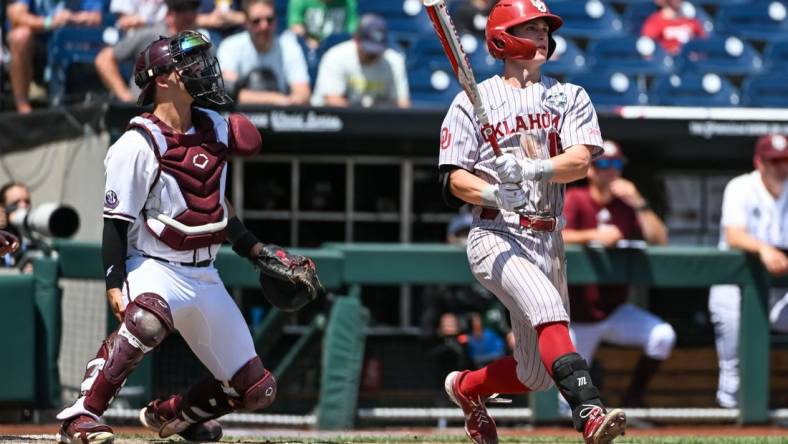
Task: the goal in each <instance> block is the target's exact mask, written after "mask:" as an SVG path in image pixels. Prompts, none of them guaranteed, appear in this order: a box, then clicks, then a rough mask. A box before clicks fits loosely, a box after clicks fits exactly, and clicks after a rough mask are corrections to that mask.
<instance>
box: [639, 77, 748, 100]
mask: <svg viewBox="0 0 788 444" xmlns="http://www.w3.org/2000/svg"><path fill="white" fill-rule="evenodd" d="M739 102H740V99H739V93H738V91H737V90H736V88H735V87H734V86H733V84H731V82H730V81H729V80H728V79H726V78H724V77H720V76H718V75H716V74H697V73H687V74H683V75H681V76H678V75H672V76H666V77H662V78H659V79H656V80H655V81H654V83H653V84H652V85H651V91H650V94H649V103H650V104H652V105H665V106H700V107H725V106H737V105H738V104H739Z"/></svg>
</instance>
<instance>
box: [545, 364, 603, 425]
mask: <svg viewBox="0 0 788 444" xmlns="http://www.w3.org/2000/svg"><path fill="white" fill-rule="evenodd" d="M553 379H554V381H555V385H556V386H557V387H558V390H559V391H560V392H561V395H563V396H564V399H566V402H568V403H569V407H570V408H571V409H572V422H573V423H574V426H575V429H577V431H582V430H583V426H584V424H585V419H586V416H587V415H584V414H583V409H585V408H588V407H589V406H598V407H602V408H604V406H603V405H602V401H601V400H600V399H599V390H597V388H596V387H595V386H594V383H593V382H592V381H591V374H590V373H589V371H588V364H587V363H586V361H585V359H583V357H582V356H580V355H579V354H577V353H567V354H565V355H563V356H561V357H559V358H558V359H556V360H555V362H553Z"/></svg>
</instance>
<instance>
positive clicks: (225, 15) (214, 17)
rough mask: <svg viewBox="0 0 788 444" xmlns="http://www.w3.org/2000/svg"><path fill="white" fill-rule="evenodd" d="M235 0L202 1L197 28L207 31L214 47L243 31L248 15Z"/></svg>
mask: <svg viewBox="0 0 788 444" xmlns="http://www.w3.org/2000/svg"><path fill="white" fill-rule="evenodd" d="M239 6H240V5H239V4H238V3H237V2H235V1H233V0H201V6H200V9H199V12H198V14H197V26H198V27H199V28H204V29H207V30H208V31H209V32H210V34H211V36H210V37H211V39H213V42H212V43H213V44H214V45H217V46H218V45H219V42H220V41H221V39H223V38H224V37H227V36H229V35H230V34H234V33H236V32H237V31H239V30H241V29H242V27H243V25H244V23H245V22H246V14H244V13H243V11H241V10H240V8H239Z"/></svg>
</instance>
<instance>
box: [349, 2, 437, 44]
mask: <svg viewBox="0 0 788 444" xmlns="http://www.w3.org/2000/svg"><path fill="white" fill-rule="evenodd" d="M358 12H359V14H365V13H375V14H379V15H381V16H383V17H384V18H385V19H386V24H387V26H388V29H389V34H391V35H392V37H393V38H394V39H395V40H396V41H397V42H398V43H400V45H401V46H404V47H408V46H410V44H412V42H413V41H414V40H416V39H417V38H418V37H419V35H421V34H423V33H426V32H428V31H429V32H434V31H432V29H433V28H432V22H430V19H429V18H428V17H427V12H426V11H425V10H424V7H423V6H422V4H421V1H420V0H367V1H362V2H359V5H358Z"/></svg>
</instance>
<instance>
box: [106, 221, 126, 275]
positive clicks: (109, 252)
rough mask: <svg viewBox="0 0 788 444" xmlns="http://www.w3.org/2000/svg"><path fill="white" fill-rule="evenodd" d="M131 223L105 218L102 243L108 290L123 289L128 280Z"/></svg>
mask: <svg viewBox="0 0 788 444" xmlns="http://www.w3.org/2000/svg"><path fill="white" fill-rule="evenodd" d="M128 234H129V222H127V221H125V220H122V219H113V218H104V233H103V235H102V241H101V259H102V261H103V262H104V280H105V281H106V284H107V290H109V289H110V288H123V282H124V281H125V280H126V250H127V248H128V245H127V243H128Z"/></svg>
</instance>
